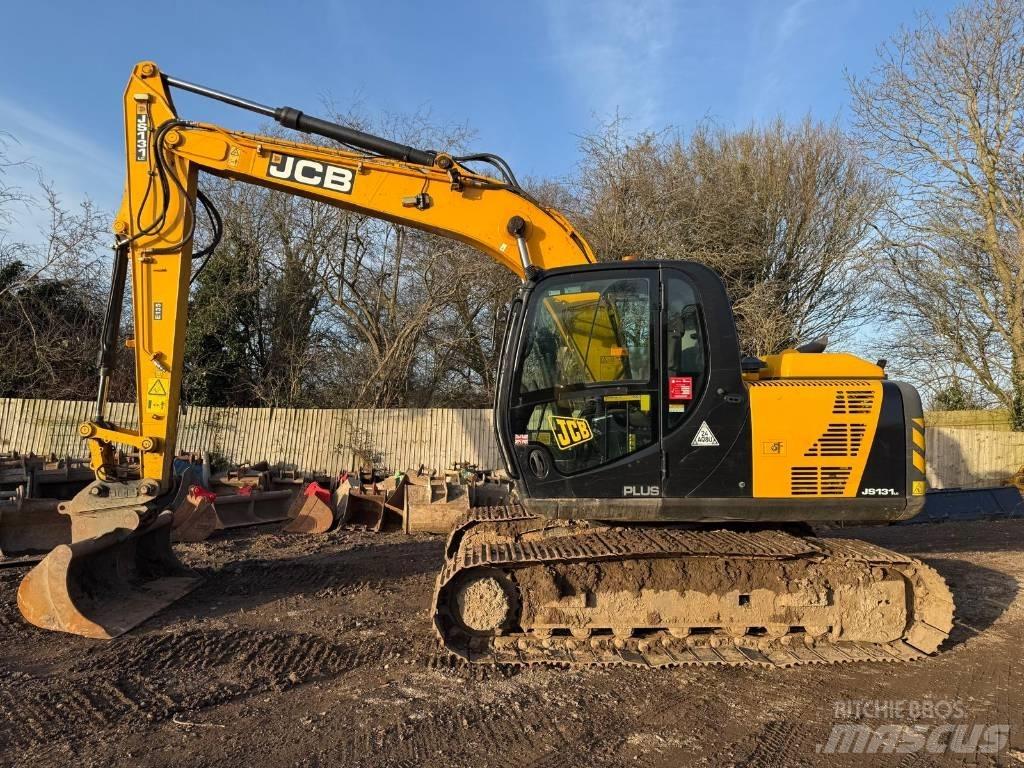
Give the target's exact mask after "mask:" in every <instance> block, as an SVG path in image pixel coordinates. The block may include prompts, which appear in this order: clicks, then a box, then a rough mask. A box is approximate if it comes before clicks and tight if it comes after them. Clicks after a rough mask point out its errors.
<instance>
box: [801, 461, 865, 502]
mask: <svg viewBox="0 0 1024 768" xmlns="http://www.w3.org/2000/svg"><path fill="white" fill-rule="evenodd" d="M852 471H853V467H792V468H790V474H789V484H790V492H791V493H792V494H793V495H794V496H842V495H843V494H844V493H845V492H846V482H847V480H849V479H850V473H851V472H852Z"/></svg>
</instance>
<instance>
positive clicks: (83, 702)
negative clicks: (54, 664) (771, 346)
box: [0, 630, 384, 749]
mask: <svg viewBox="0 0 1024 768" xmlns="http://www.w3.org/2000/svg"><path fill="white" fill-rule="evenodd" d="M382 653H384V651H383V649H381V648H380V646H379V645H372V644H360V645H358V646H350V645H338V644H334V643H331V642H329V641H327V640H325V639H323V638H320V637H317V636H315V635H307V634H281V633H272V632H247V631H240V630H223V631H188V632H171V633H166V634H150V635H145V636H142V637H137V638H135V637H131V638H123V639H121V640H117V641H114V642H112V643H110V644H109V645H105V646H102V647H101V648H99V649H98V650H97V652H94V653H89V654H87V655H85V656H83V657H79V658H78V659H77V660H75V661H74V662H72V663H70V664H68V665H67V666H66V668H64V669H62V670H54V671H53V672H51V673H50V674H47V675H45V676H40V677H31V676H27V675H24V676H20V677H19V678H18V679H16V680H14V681H10V682H5V683H3V684H0V720H2V721H3V722H4V723H5V724H6V727H5V728H4V729H3V730H2V731H0V747H2V748H4V749H12V748H14V749H23V748H29V747H33V746H36V745H40V744H45V743H47V742H50V741H61V740H65V741H66V740H70V739H77V738H85V737H88V736H93V737H95V736H98V735H101V734H102V732H103V731H104V730H105V729H106V728H108V727H110V726H113V725H116V724H118V723H119V722H120V721H124V720H126V719H131V720H139V719H141V720H144V721H151V722H152V721H160V720H165V719H168V718H170V717H172V716H173V715H175V714H178V713H182V712H189V711H196V710H201V709H205V708H208V707H211V706H215V705H217V704H222V703H224V702H227V701H230V700H232V699H235V698H238V697H241V696H247V695H251V694H254V693H260V692H264V691H268V690H278V691H279V690H284V689H286V688H289V687H292V686H294V685H297V684H300V683H304V682H309V681H313V680H322V679H325V678H329V677H333V676H335V675H339V674H341V673H343V672H346V671H348V670H350V669H353V668H355V667H357V666H360V665H361V664H364V663H373V662H377V661H379V659H380V658H381V655H382Z"/></svg>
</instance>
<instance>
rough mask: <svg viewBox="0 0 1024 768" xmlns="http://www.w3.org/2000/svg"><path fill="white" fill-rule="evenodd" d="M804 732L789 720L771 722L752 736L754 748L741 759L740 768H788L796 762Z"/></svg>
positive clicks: (739, 761)
mask: <svg viewBox="0 0 1024 768" xmlns="http://www.w3.org/2000/svg"><path fill="white" fill-rule="evenodd" d="M804 736H805V732H804V730H803V729H802V728H801V727H800V726H799V725H798V724H797V723H794V722H792V721H789V720H771V721H769V722H767V723H765V724H764V725H763V726H762V727H761V728H760V729H759V730H758V731H757V732H755V733H754V734H752V735H751V737H750V739H749V741H750V742H752V748H751V749H750V751H749V752H748V753H747V754H746V756H744V757H742V758H740V759H739V760H738V761H737V762H736V765H737V767H738V768H786V766H789V765H793V764H794V762H796V758H797V755H798V754H799V753H800V748H801V745H802V743H803V740H804Z"/></svg>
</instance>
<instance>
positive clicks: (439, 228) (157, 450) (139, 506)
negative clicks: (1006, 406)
mask: <svg viewBox="0 0 1024 768" xmlns="http://www.w3.org/2000/svg"><path fill="white" fill-rule="evenodd" d="M172 88H180V89H183V90H187V91H191V92H193V93H197V94H200V95H202V96H206V97H209V98H213V99H216V100H219V101H223V102H226V103H229V104H232V105H234V106H237V107H239V108H242V109H247V110H249V111H254V112H257V113H259V114H262V115H264V116H266V117H271V118H273V119H275V120H276V121H277V122H278V123H280V124H281V125H282V126H283V127H285V128H289V129H292V130H295V131H299V132H305V133H308V134H312V135H317V136H319V137H321V138H325V139H328V140H330V141H331V142H334V143H332V144H331V145H330V146H326V145H325V144H324V143H323V142H319V143H304V142H297V141H290V140H288V139H286V138H283V137H280V136H258V135H253V134H249V133H243V132H239V131H231V130H227V129H225V128H222V127H220V126H217V125H212V124H208V123H199V122H194V121H190V120H183V119H181V118H179V116H178V114H177V112H176V110H175V108H174V104H173V101H172V99H171V89H172ZM124 121H125V123H124V127H125V179H126V181H125V191H124V198H123V202H122V204H121V207H120V209H119V211H118V214H117V217H116V219H115V221H114V233H115V235H116V238H117V245H116V249H115V252H116V257H115V262H114V269H113V276H112V280H111V290H110V296H109V299H108V305H107V313H106V319H105V323H104V328H103V333H102V338H101V349H100V355H99V366H98V367H99V392H98V395H97V399H96V407H95V412H94V414H93V418H92V420H90V421H88V422H86V423H83V424H82V425H81V426H80V428H79V432H80V434H81V436H82V437H84V438H86V439H87V441H88V444H89V453H90V461H91V466H92V468H93V470H94V471H95V473H96V480H95V481H94V482H93V483H92V484H91V485H90V486H89V487H88V488H86V489H85V490H84V491H82V492H81V493H80V494H79V495H78V496H76V497H75V498H74V499H72V500H71V501H69V502H67V503H65V504H62V505H61V508H60V511H61V512H62V513H63V514H65V515H67V516H68V517H69V518H70V529H71V537H70V538H71V541H70V544H62V545H60V546H57V547H55V548H54V549H53V550H52V551H51V553H50V554H49V555H48V556H47V557H46V558H45V559H44V560H43V561H42V562H41V563H40V564H39V565H38V566H36V568H34V569H33V570H32V571H31V572H30V573H29V574H28V576H26V578H25V580H24V581H23V582H22V584H21V586H20V588H19V592H18V604H19V607H20V609H21V612H22V614H23V615H24V616H25V617H26V618H27V619H28V620H29V621H30V622H32V623H34V624H36V625H38V626H41V627H44V628H48V629H57V630H62V631H66V632H72V633H75V634H81V635H86V636H90V637H113V636H116V635H118V634H121V633H122V632H125V631H127V630H128V629H130V628H131V627H132V626H135V625H136V624H138V623H139V622H140V621H142V620H144V619H145V618H147V617H148V616H150V615H152V614H153V613H155V612H156V611H158V610H160V609H161V608H162V607H164V606H165V605H167V604H168V603H170V602H172V601H173V600H176V599H177V598H179V597H181V596H182V595H183V594H185V593H186V592H188V591H189V590H190V589H192V588H193V587H194V586H195V585H196V584H197V583H198V580H197V578H196V577H195V576H194V574H191V573H189V572H186V571H184V570H183V569H182V568H181V567H180V565H179V564H178V562H177V560H176V559H175V557H174V555H173V553H172V551H171V549H170V537H169V530H170V522H171V520H170V518H171V512H170V511H169V510H170V509H171V508H174V507H175V506H177V505H179V504H180V503H182V501H183V498H184V493H185V492H186V491H187V490H188V487H189V481H188V480H187V479H183V480H182V481H181V482H180V483H177V484H176V482H175V477H174V471H173V460H174V454H175V447H176V437H177V420H178V411H179V405H180V393H181V383H182V374H183V371H184V362H185V361H184V359H183V356H184V347H185V329H186V324H187V316H188V294H189V285H190V282H191V279H192V274H193V269H192V263H193V259H194V258H202V257H204V256H208V255H209V254H210V253H211V252H212V250H213V248H214V247H215V245H216V240H217V239H218V238H219V234H220V230H221V222H220V219H219V215H218V214H217V213H216V210H215V208H214V207H213V205H212V203H211V202H210V201H209V199H208V198H206V196H205V195H203V193H202V192H201V191H200V189H199V186H198V182H199V172H200V171H204V172H206V173H210V174H213V175H216V176H221V177H223V178H227V179H234V180H238V181H244V182H248V183H251V184H257V185H260V186H263V187H267V188H269V189H273V190H277V191H280V192H285V193H288V194H294V195H301V196H303V197H306V198H309V199H312V200H317V201H321V202H324V203H328V204H330V205H334V206H337V207H338V208H341V209H344V210H347V211H353V212H356V213H362V214H366V215H368V216H372V217H375V218H380V219H385V220H387V221H391V222H394V223H396V224H401V225H404V226H409V227H415V228H416V229H420V230H423V231H426V232H430V233H433V234H436V235H441V236H444V237H448V238H452V239H455V240H458V241H461V242H463V243H466V244H467V245H469V246H471V247H473V248H475V249H477V250H479V251H482V252H483V253H485V254H487V255H488V256H490V257H491V258H492V259H494V260H495V261H497V262H498V263H500V264H503V265H504V266H506V267H507V268H508V269H510V270H511V271H513V272H515V273H516V274H518V275H520V276H521V277H523V278H524V279H526V278H527V277H530V276H532V275H534V274H538V273H540V272H542V271H544V270H547V269H551V268H554V267H561V266H573V265H583V264H589V263H591V262H594V261H595V259H594V255H593V253H592V252H591V249H590V247H589V246H588V245H587V243H586V241H585V240H584V239H583V238H582V237H581V236H580V235H579V234H578V233H577V232H576V231H575V230H573V228H572V226H571V225H570V224H569V223H568V221H567V220H566V219H565V217H564V216H562V215H561V214H559V213H558V212H557V211H555V210H553V209H550V208H547V207H545V206H543V205H541V204H540V203H538V202H537V201H535V200H534V199H533V198H532V197H531V196H530V195H529V194H528V193H527V192H526V191H524V190H523V189H522V188H521V187H520V186H519V184H518V182H517V181H516V179H515V176H514V174H513V173H512V172H511V170H510V169H509V167H508V165H507V164H506V163H505V162H504V161H503V160H502V159H501V158H499V157H497V156H494V155H489V154H478V155H467V156H464V157H454V156H452V155H450V154H446V153H443V152H437V151H426V150H420V149H415V148H413V147H408V146H405V145H402V144H398V143H396V142H393V141H389V140H387V139H383V138H381V137H378V136H373V135H371V134H367V133H364V132H362V131H359V130H356V129H353V128H350V127H347V126H343V125H339V124H337V123H332V122H329V121H326V120H322V119H320V118H316V117H310V116H308V115H305V114H303V113H302V112H300V111H299V110H296V109H294V108H291V107H279V108H271V107H267V106H264V105H261V104H257V103H254V102H251V101H248V100H246V99H240V98H238V97H235V96H231V95H229V94H226V93H222V92H220V91H215V90H213V89H210V88H207V87H205V86H200V85H196V84H194V83H189V82H186V81H183V80H179V79H176V78H173V77H170V76H168V75H165V74H163V73H161V71H160V70H159V69H158V68H157V66H156V65H155V64H154V63H152V62H142V63H139V64H138V65H136V66H135V68H134V70H133V71H132V76H131V79H130V80H129V82H128V87H127V88H126V90H125V94H124ZM470 162H485V163H489V164H490V165H492V166H493V167H494V168H496V169H497V171H498V172H499V175H500V176H501V178H500V179H499V178H493V177H491V176H487V175H483V174H480V173H478V172H476V171H474V170H472V169H470V168H469V167H467V163H470ZM199 206H203V207H205V208H206V209H207V211H208V213H209V214H210V217H211V221H212V223H213V230H214V232H213V234H214V243H213V244H211V245H210V246H208V247H206V248H204V249H203V250H202V251H200V252H199V253H196V254H194V253H193V237H194V235H195V231H196V221H197V217H198V215H200V214H201V212H200V211H199V210H198V207H199ZM129 267H130V270H129ZM129 274H130V278H131V302H132V315H133V320H134V337H133V338H132V339H129V340H128V341H127V344H128V346H129V347H130V348H133V350H134V359H135V382H136V393H137V405H138V409H137V413H138V427H137V428H136V429H129V428H127V427H124V426H119V425H115V424H111V423H109V422H108V421H107V419H106V416H105V414H106V405H107V391H108V385H109V381H110V378H111V375H112V372H113V369H114V365H115V361H116V358H117V345H118V339H119V331H120V322H121V310H122V303H123V297H124V295H125V289H126V285H127V280H128V278H129ZM562 311H563V312H565V311H567V310H566V309H565V308H562ZM589 311H590V313H591V314H592V315H593V314H594V313H595V312H596V311H597V310H589ZM615 343H616V340H615V339H612V338H608V339H601V340H599V342H598V344H599V345H600V344H603V345H604V346H605V347H611V346H613V345H614V344H615ZM118 446H127V447H128V448H129V451H128V454H129V455H130V456H134V455H135V454H137V455H138V457H139V460H138V466H137V467H136V466H134V465H131V464H128V465H127V466H126V464H125V462H124V461H122V460H121V458H120V456H119V454H118V453H117V447H118ZM176 485H177V486H178V487H176Z"/></svg>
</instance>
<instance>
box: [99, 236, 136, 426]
mask: <svg viewBox="0 0 1024 768" xmlns="http://www.w3.org/2000/svg"><path fill="white" fill-rule="evenodd" d="M127 277H128V242H127V241H123V242H120V243H118V244H117V246H116V247H115V249H114V270H113V274H112V275H111V279H110V294H109V295H108V296H107V309H106V312H105V313H104V315H103V332H102V334H101V335H100V352H99V355H98V356H97V358H96V367H97V369H98V370H99V374H100V391H99V396H98V397H97V399H96V418H95V421H103V415H104V414H103V408H104V406H105V405H106V399H107V391H106V390H107V384H108V383H109V381H110V377H111V376H112V375H113V373H114V368H115V367H116V363H117V339H118V336H119V335H120V333H121V309H122V307H123V306H124V285H125V281H126V280H127Z"/></svg>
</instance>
